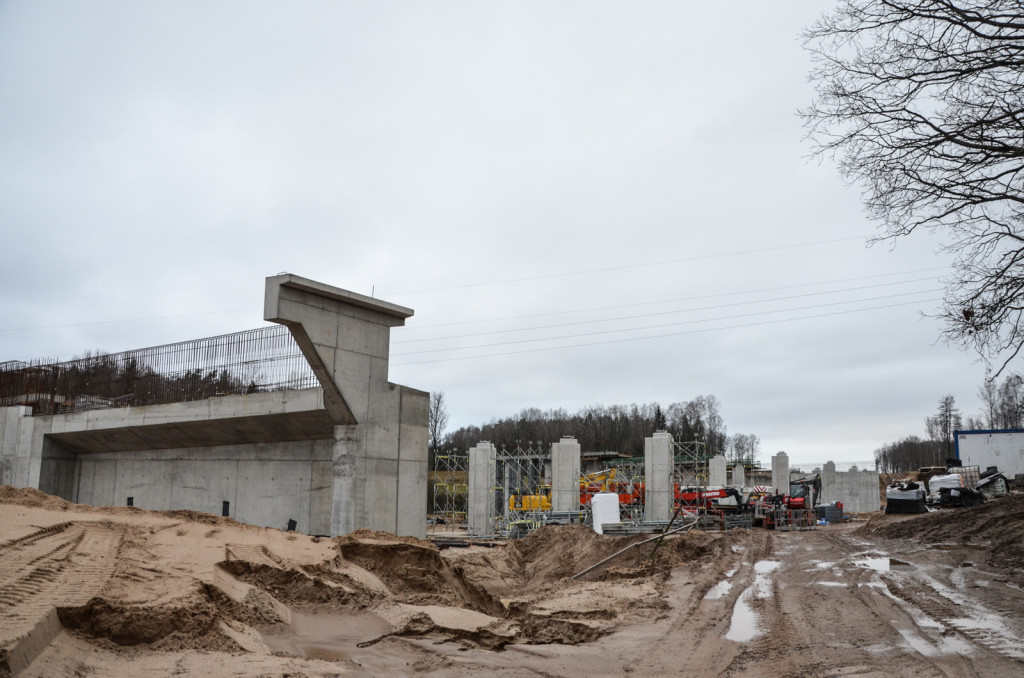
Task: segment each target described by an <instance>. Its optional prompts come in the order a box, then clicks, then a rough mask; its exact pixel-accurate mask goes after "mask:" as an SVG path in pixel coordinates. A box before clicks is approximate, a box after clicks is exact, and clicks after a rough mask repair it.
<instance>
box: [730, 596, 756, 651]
mask: <svg viewBox="0 0 1024 678" xmlns="http://www.w3.org/2000/svg"><path fill="white" fill-rule="evenodd" d="M753 592H754V587H753V586H751V587H750V588H748V589H747V590H745V591H744V592H743V593H741V594H740V596H739V598H737V599H736V604H735V605H734V606H733V608H732V620H731V621H730V622H729V631H728V632H727V633H726V634H725V639H726V640H731V641H733V642H736V643H749V642H750V641H752V640H753V639H754V638H757V637H758V636H759V635H761V630H760V629H759V628H758V626H759V624H758V622H759V621H760V617H759V616H758V614H757V612H754V608H752V607H751V606H750V603H749V602H748V601H749V599H750V596H751V595H753Z"/></svg>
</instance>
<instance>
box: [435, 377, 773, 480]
mask: <svg viewBox="0 0 1024 678" xmlns="http://www.w3.org/2000/svg"><path fill="white" fill-rule="evenodd" d="M447 421H448V411H447V406H446V404H445V400H444V393H433V394H431V402H430V417H429V422H428V427H429V431H428V434H429V439H430V450H431V453H434V452H436V451H438V450H445V451H448V452H450V453H454V454H468V452H469V448H471V447H473V446H474V445H476V444H477V443H479V442H480V441H483V440H487V441H489V442H492V443H494V444H495V445H496V446H497V447H498V448H506V449H510V450H511V449H515V448H516V447H523V448H526V447H528V446H531V444H539V445H543V446H547V445H549V444H550V443H552V442H557V441H558V440H559V439H560V438H562V437H564V436H572V437H574V438H576V440H577V442H579V444H580V451H581V452H606V451H613V452H619V453H622V454H625V455H628V456H635V457H641V456H643V454H644V439H645V438H648V437H650V436H651V435H652V434H654V432H655V431H667V432H669V433H670V434H671V435H672V438H673V439H674V440H675V441H676V442H690V441H699V442H702V443H704V445H705V450H706V453H707V454H709V455H715V454H722V455H725V456H726V458H727V459H728V460H729V462H730V463H744V464H748V465H753V464H754V463H755V462H756V460H757V455H758V452H759V451H760V445H761V441H760V439H759V438H758V436H756V435H754V434H749V433H737V434H734V435H731V436H730V435H729V434H728V429H727V427H726V424H725V420H724V419H723V417H722V414H721V405H720V403H719V402H718V399H717V398H716V397H715V396H714V395H706V396H705V395H699V396H697V397H696V398H694V399H692V400H689V401H683V402H675V403H672V404H670V405H668V406H667V407H662V406H661V405H660V404H659V403H645V404H642V405H637V404H632V405H609V406H605V405H590V406H587V407H584V408H583V409H581V410H579V411H578V412H576V413H573V414H570V413H569V412H568V411H567V410H565V409H561V408H559V409H551V410H546V411H544V410H540V409H538V408H535V407H531V408H526V409H524V410H522V411H521V412H519V413H518V414H516V415H513V416H509V417H504V418H501V419H493V420H491V421H490V422H489V423H486V424H482V425H480V426H464V427H462V428H459V429H456V430H455V431H451V432H445V431H444V429H445V425H446V424H447Z"/></svg>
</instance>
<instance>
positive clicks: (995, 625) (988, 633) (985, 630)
mask: <svg viewBox="0 0 1024 678" xmlns="http://www.w3.org/2000/svg"><path fill="white" fill-rule="evenodd" d="M949 624H950V626H952V627H953V628H955V629H958V630H960V631H964V632H967V633H969V634H970V635H971V637H973V638H974V639H976V640H978V641H979V642H981V643H982V644H984V645H987V646H988V647H990V648H992V649H993V650H995V651H996V652H999V653H1001V654H1004V655H1006V656H1007V657H1013V658H1014V659H1024V645H1022V644H1021V641H1020V638H1018V637H1017V636H1015V635H1014V634H1013V633H1011V632H1010V630H1009V629H1008V628H1007V627H1006V626H1005V625H1004V624H1003V623H1002V622H1001V621H1000V620H999V618H998V617H995V616H988V617H986V618H983V619H972V618H961V619H950V620H949Z"/></svg>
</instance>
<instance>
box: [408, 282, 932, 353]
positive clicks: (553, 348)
mask: <svg viewBox="0 0 1024 678" xmlns="http://www.w3.org/2000/svg"><path fill="white" fill-rule="evenodd" d="M923 301H940V300H939V299H921V300H918V301H905V302H902V303H899V304H887V305H884V306H869V307H867V308H855V309H850V310H846V311H834V312H832V313H818V314H815V315H806V316H799V317H796V318H781V319H779V320H763V321H761V322H755V323H744V324H741V325H729V326H726V327H708V328H704V329H699V330H687V331H685V332H669V333H666V334H655V335H651V336H647V337H626V338H623V339H607V340H604V341H593V342H586V343H582V344H570V345H568V346H545V347H541V348H527V349H522V350H519V351H506V352H504V353H487V354H484V355H469V356H460V357H454V358H436V359H434V360H418V361H415V362H408V363H392V365H393V366H394V367H404V366H406V365H426V364H430V363H445V362H454V361H457V360H476V359H479V358H500V357H503V356H509V355H519V354H521V353H540V352H543V351H558V350H563V349H569V348H585V347H588V346H603V345H605V344H621V343H625V342H629V341H643V340H647V339H664V338H666V337H680V336H684V335H688V334H706V333H708V332H720V331H722V330H737V329H743V328H747V327H759V326H761V325H777V324H779V323H787V322H793V321H796V320H811V319H814V318H827V317H830V316H837V315H847V314H850V313H861V312H863V311H877V310H881V309H886V308H896V307H899V306H910V305H913V304H919V303H921V302H923Z"/></svg>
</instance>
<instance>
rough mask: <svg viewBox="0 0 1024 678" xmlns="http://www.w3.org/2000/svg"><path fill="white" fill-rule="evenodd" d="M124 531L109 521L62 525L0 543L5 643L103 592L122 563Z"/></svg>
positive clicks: (0, 623)
mask: <svg viewBox="0 0 1024 678" xmlns="http://www.w3.org/2000/svg"><path fill="white" fill-rule="evenodd" d="M120 540H121V532H120V531H119V530H115V529H112V528H111V526H109V525H106V524H104V523H93V522H81V523H61V524H59V525H54V526H52V527H48V528H44V529H41V530H38V531H36V532H33V533H32V534H29V535H26V536H24V537H21V538H18V539H14V540H10V541H8V542H5V543H4V544H3V546H2V547H0V646H3V645H6V644H7V643H9V642H10V641H12V640H14V639H16V638H18V637H19V636H21V635H22V634H24V633H26V632H27V631H28V630H30V629H31V628H32V627H33V626H34V625H35V624H36V623H37V622H38V621H39V620H40V619H42V617H43V616H44V615H45V614H46V613H47V612H49V611H50V610H51V609H53V608H54V607H60V606H68V605H82V604H84V603H85V602H87V601H88V600H89V599H90V598H92V597H93V596H96V595H98V594H99V593H100V591H101V590H102V589H103V587H104V586H105V585H106V582H107V581H108V580H109V579H110V576H111V574H112V572H113V568H114V564H115V562H116V553H117V548H118V544H119V543H120Z"/></svg>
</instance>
